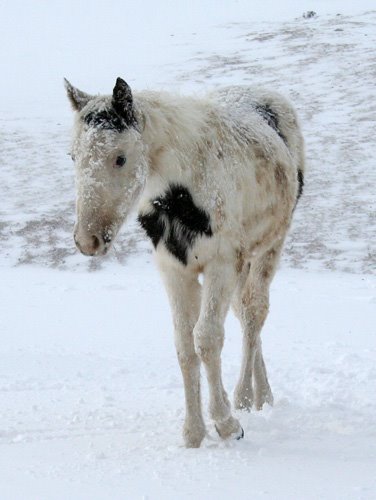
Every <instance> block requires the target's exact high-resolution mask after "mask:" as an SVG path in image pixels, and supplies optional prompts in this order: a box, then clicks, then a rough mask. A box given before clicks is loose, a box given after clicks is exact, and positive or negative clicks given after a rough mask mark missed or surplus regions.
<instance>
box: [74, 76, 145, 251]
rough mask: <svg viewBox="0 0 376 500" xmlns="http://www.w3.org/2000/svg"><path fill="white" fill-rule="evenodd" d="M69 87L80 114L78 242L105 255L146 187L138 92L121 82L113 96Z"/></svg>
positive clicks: (76, 134) (83, 248) (77, 127)
mask: <svg viewBox="0 0 376 500" xmlns="http://www.w3.org/2000/svg"><path fill="white" fill-rule="evenodd" d="M65 86H66V90H67V94H68V97H69V100H70V102H71V104H72V107H73V109H74V110H75V111H76V121H75V127H74V137H73V144H72V158H73V160H74V162H75V165H76V189H77V222H76V225H75V229H74V240H75V242H76V245H77V247H78V248H79V250H80V251H81V252H82V253H83V254H85V255H104V254H105V253H106V252H107V250H108V248H109V247H110V245H111V242H112V241H113V240H114V238H115V236H116V234H117V232H118V231H119V229H120V226H121V225H122V223H123V222H124V220H125V217H126V216H127V214H128V213H129V211H130V210H131V209H132V207H133V206H134V204H135V202H136V201H137V199H138V197H139V195H140V193H141V191H142V189H143V187H144V184H145V179H146V173H147V161H146V156H145V150H144V145H143V142H142V139H141V134H140V131H139V130H140V124H139V123H138V120H137V112H136V111H135V108H134V103H133V97H132V92H131V89H130V88H129V86H128V85H127V83H126V82H125V81H124V80H122V79H121V78H118V79H117V81H116V85H115V88H114V90H113V94H112V96H90V95H88V94H85V93H84V92H81V91H80V90H78V89H76V88H75V87H73V86H72V85H71V84H70V83H69V82H68V81H67V80H66V81H65Z"/></svg>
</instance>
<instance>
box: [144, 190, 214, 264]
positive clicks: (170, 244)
mask: <svg viewBox="0 0 376 500" xmlns="http://www.w3.org/2000/svg"><path fill="white" fill-rule="evenodd" d="M151 207H152V210H151V211H148V212H147V213H145V214H140V215H139V217H138V220H139V222H140V224H141V226H142V227H143V228H144V229H145V231H146V234H147V235H148V236H149V238H150V239H151V240H152V242H153V245H154V247H155V248H156V247H157V246H158V245H159V244H163V245H165V247H166V249H167V250H168V251H169V252H170V253H171V254H172V255H173V256H174V257H176V258H177V259H178V260H179V261H180V262H181V263H182V264H184V265H187V258H188V251H189V250H190V249H191V248H192V247H193V245H194V243H195V240H196V239H197V238H198V237H199V236H207V237H211V236H212V234H213V233H212V228H211V223H210V217H209V214H208V213H207V212H206V211H205V210H203V209H202V208H200V207H198V206H197V205H196V204H195V203H194V201H193V198H192V196H191V194H190V192H189V191H188V189H187V188H185V187H184V186H181V185H171V186H170V187H169V189H168V190H167V191H166V192H165V193H164V194H163V195H162V196H158V197H157V198H155V199H154V200H151Z"/></svg>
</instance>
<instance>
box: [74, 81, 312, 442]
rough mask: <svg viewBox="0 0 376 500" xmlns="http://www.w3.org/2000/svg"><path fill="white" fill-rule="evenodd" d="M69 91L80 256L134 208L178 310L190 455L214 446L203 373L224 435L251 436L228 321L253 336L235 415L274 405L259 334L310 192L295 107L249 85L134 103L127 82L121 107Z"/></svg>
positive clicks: (102, 244) (99, 245)
mask: <svg viewBox="0 0 376 500" xmlns="http://www.w3.org/2000/svg"><path fill="white" fill-rule="evenodd" d="M66 89H67V93H68V97H69V99H70V101H71V104H72V106H73V108H74V110H75V111H76V112H77V113H76V120H75V127H74V139H73V146H72V156H73V159H74V161H75V164H76V176H77V223H76V226H75V230H74V239H75V242H76V245H77V247H78V248H79V249H80V251H81V252H82V253H83V254H85V255H103V254H105V253H106V252H107V250H108V249H109V248H110V245H111V243H112V242H113V241H114V239H115V237H116V234H117V232H118V231H119V229H120V227H121V225H122V223H123V222H124V220H125V218H126V216H127V215H128V213H129V212H130V211H131V209H132V208H133V207H135V206H136V205H138V211H139V216H138V219H139V222H140V224H141V226H142V227H143V228H144V229H145V230H146V233H147V235H148V236H149V237H150V238H151V241H152V243H153V245H154V249H155V256H156V261H157V264H158V267H159V270H160V272H161V274H162V276H163V279H164V282H165V285H166V289H167V293H168V297H169V301H170V305H171V309H172V315H173V320H174V328H175V344H176V349H177V355H178V359H179V363H180V368H181V371H182V374H183V380H184V389H185V399H186V416H185V423H184V433H183V434H184V440H185V444H186V446H187V447H198V446H200V444H201V442H202V440H203V438H204V436H205V423H204V420H203V417H202V409H201V395H200V365H201V363H203V365H204V367H205V371H206V375H207V379H208V384H209V393H210V416H211V418H212V419H213V420H214V423H215V426H216V429H217V431H218V433H219V435H220V436H221V437H222V438H224V439H226V438H230V437H233V438H237V439H239V438H241V437H243V435H244V433H243V429H242V428H241V426H240V424H239V422H238V420H237V419H236V418H234V417H233V415H232V413H231V405H230V402H229V400H228V397H227V393H226V391H225V389H224V387H223V383H222V375H221V350H222V346H223V341H224V321H225V317H226V314H227V312H228V309H229V306H230V304H232V306H233V308H234V311H235V313H236V315H237V317H238V318H239V320H240V323H241V326H242V329H243V359H242V366H241V373H240V378H239V381H238V384H237V386H236V389H235V401H234V403H235V408H237V409H250V408H251V407H252V406H253V405H254V406H255V407H256V408H257V409H261V408H262V406H263V404H264V403H266V402H267V403H269V404H272V402H273V396H272V393H271V390H270V386H269V383H268V379H267V373H266V369H265V364H264V360H263V356H262V350H261V341H260V330H261V328H262V326H263V323H264V321H265V318H266V316H267V313H268V307H269V286H270V282H271V280H272V278H273V275H274V272H275V269H276V265H277V262H278V258H279V255H280V253H281V248H282V245H283V241H284V239H285V236H286V233H287V230H288V228H289V225H290V222H291V218H292V215H293V212H294V208H295V205H296V202H297V199H298V198H299V196H300V194H301V192H302V187H303V173H304V151H303V139H302V135H301V132H300V129H299V125H298V122H297V117H296V114H295V112H294V110H293V108H292V106H291V105H290V104H289V102H287V101H286V100H285V99H284V98H283V97H281V96H280V95H279V94H276V93H271V92H266V91H264V90H262V89H259V88H251V87H228V88H225V89H222V90H220V91H218V92H215V93H213V94H211V95H210V96H209V97H208V98H207V99H195V98H189V97H181V96H176V95H170V94H167V93H160V92H142V93H137V94H135V95H134V96H133V95H132V92H131V89H130V88H129V86H128V85H127V84H126V82H125V81H124V80H122V79H121V78H118V79H117V81H116V85H115V88H114V90H113V94H112V96H90V95H87V94H85V93H83V92H81V91H80V90H78V89H76V88H75V87H73V86H72V85H71V84H70V83H69V82H67V81H66ZM201 273H202V274H203V284H202V286H201V285H200V283H199V280H198V278H199V275H200V274H201Z"/></svg>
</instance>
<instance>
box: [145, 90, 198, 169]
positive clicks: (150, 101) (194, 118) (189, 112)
mask: <svg viewBox="0 0 376 500" xmlns="http://www.w3.org/2000/svg"><path fill="white" fill-rule="evenodd" d="M138 105H139V111H140V114H141V120H142V124H143V131H142V135H143V140H144V142H145V144H146V146H147V147H148V149H149V155H150V158H151V159H153V158H155V157H158V156H159V155H160V153H161V151H163V150H164V151H175V152H176V153H177V154H179V153H181V154H184V153H186V152H189V151H192V149H194V148H195V146H197V144H198V143H199V142H200V141H201V140H202V125H203V123H204V122H205V121H206V113H207V110H206V108H205V104H204V103H203V102H202V101H199V100H196V99H191V98H185V97H180V96H175V95H168V94H164V93H150V94H148V93H146V94H145V95H140V96H139V97H138Z"/></svg>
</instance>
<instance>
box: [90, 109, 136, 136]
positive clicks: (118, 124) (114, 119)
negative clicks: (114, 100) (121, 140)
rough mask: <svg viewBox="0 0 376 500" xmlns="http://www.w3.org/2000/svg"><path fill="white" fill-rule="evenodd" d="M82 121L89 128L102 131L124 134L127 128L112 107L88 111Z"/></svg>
mask: <svg viewBox="0 0 376 500" xmlns="http://www.w3.org/2000/svg"><path fill="white" fill-rule="evenodd" d="M82 120H83V121H84V122H85V123H86V124H87V125H89V126H91V127H95V128H99V129H103V130H116V131H117V132H124V130H126V129H127V128H129V125H128V124H127V123H126V121H125V120H124V119H123V118H122V117H121V116H120V115H119V114H118V113H117V112H116V111H115V110H114V109H113V108H112V107H110V108H105V109H101V110H93V111H89V112H88V113H87V114H86V115H84V116H83V117H82Z"/></svg>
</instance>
